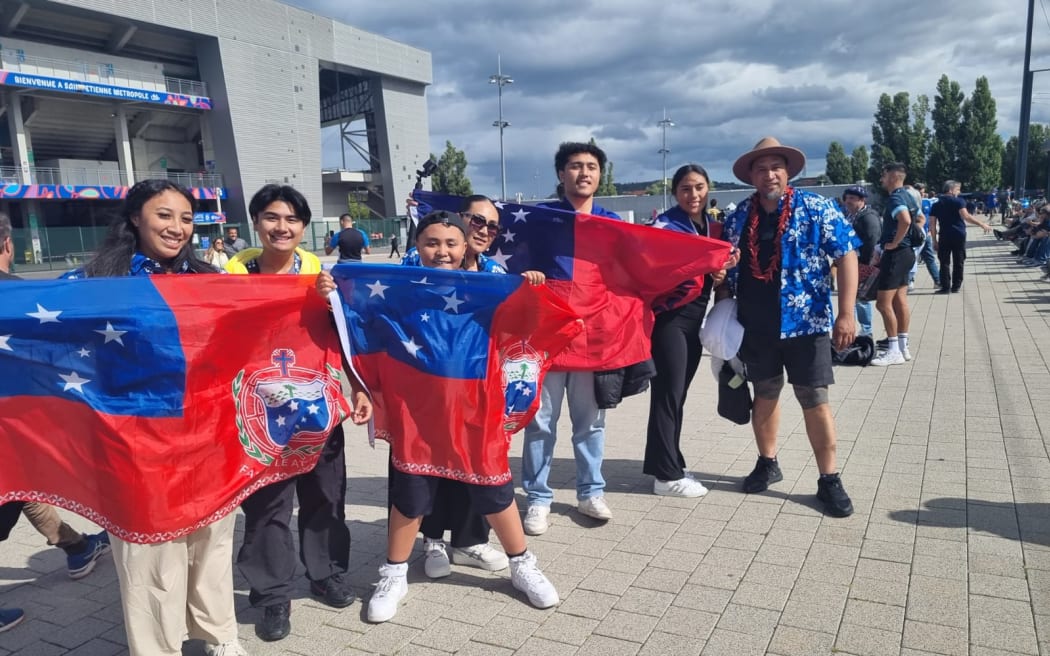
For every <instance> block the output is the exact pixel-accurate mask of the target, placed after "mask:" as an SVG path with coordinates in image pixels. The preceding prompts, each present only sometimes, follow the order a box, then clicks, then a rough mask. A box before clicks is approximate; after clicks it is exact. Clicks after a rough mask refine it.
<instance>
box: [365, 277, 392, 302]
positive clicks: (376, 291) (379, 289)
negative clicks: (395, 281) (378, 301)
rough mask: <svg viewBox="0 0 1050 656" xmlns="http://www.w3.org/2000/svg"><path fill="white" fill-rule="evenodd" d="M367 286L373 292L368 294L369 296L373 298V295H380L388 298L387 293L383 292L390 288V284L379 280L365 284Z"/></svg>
mask: <svg viewBox="0 0 1050 656" xmlns="http://www.w3.org/2000/svg"><path fill="white" fill-rule="evenodd" d="M365 287H368V289H369V290H370V291H371V292H372V293H371V294H369V295H368V298H372V297H373V296H378V297H379V298H386V294H384V293H383V292H385V291H386V290H388V289H390V285H384V284H383V283H381V282H379V281H378V280H377V281H375V282H374V283H372V284H371V285H365Z"/></svg>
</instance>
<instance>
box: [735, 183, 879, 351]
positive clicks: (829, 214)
mask: <svg viewBox="0 0 1050 656" xmlns="http://www.w3.org/2000/svg"><path fill="white" fill-rule="evenodd" d="M752 202H754V196H751V197H749V198H747V199H746V200H744V201H743V202H741V203H740V204H739V205H737V207H736V209H735V210H734V211H733V212H732V214H730V215H729V216H728V217H726V223H725V232H724V234H723V239H725V240H726V241H728V242H729V243H731V244H733V246H736V247H738V248H739V244H740V236H741V234H742V233H743V231H744V227H745V226H746V224H747V216H748V214H749V213H750V212H751V203H752ZM792 204H793V205H794V206H795V207H794V211H793V212H792V215H791V220H790V222H789V223H788V227H787V229H786V230H784V236H783V238H782V240H781V256H780V272H781V275H780V339H790V338H792V337H802V336H805V335H819V334H826V333H828V332H831V326H832V322H833V318H832V306H831V261H832V260H837V259H839V258H840V257H842V256H843V255H845V254H846V253H849V252H850V251H852V250H856V249H857V248H859V247H860V239H859V238H858V237H857V233H855V232H854V231H853V228H852V227H851V226H850V225H849V223H847V222H846V219H845V217H844V216H842V212H841V211H839V209H838V207H836V206H835V204H834V203H833V202H832V201H830V200H829V199H827V198H824V197H823V196H820V195H817V194H814V193H812V192H808V191H802V190H800V189H796V190H795V193H794V197H793V199H792ZM779 209H780V208H779V207H778V212H779ZM738 269H739V267H737V268H734V269H732V270H730V271H729V281H730V284H731V285H732V288H733V289H734V291H735V289H736V282H737V277H738V276H739V273H740V272H739V270H738Z"/></svg>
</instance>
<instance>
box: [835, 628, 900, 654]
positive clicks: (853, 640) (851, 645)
mask: <svg viewBox="0 0 1050 656" xmlns="http://www.w3.org/2000/svg"><path fill="white" fill-rule="evenodd" d="M900 647H901V634H900V633H898V632H897V631H884V630H882V629H875V628H872V627H869V626H859V625H856V624H845V623H843V625H842V627H841V628H840V629H839V633H838V637H837V638H836V640H835V649H836V650H838V651H840V652H848V653H850V654H856V656H896V654H899V653H900Z"/></svg>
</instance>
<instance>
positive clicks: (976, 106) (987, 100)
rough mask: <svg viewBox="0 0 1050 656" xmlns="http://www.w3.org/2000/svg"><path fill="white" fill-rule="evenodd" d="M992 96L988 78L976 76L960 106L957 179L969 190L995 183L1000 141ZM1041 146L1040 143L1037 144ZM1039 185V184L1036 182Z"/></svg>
mask: <svg viewBox="0 0 1050 656" xmlns="http://www.w3.org/2000/svg"><path fill="white" fill-rule="evenodd" d="M997 127H998V122H997V121H996V119H995V99H994V98H992V91H991V89H990V88H989V86H988V78H986V77H983V76H982V77H979V78H977V83H976V85H975V86H974V90H973V93H972V94H971V95H970V99H969V100H967V101H966V103H965V104H964V105H963V112H962V125H961V129H960V134H961V135H962V140H961V144H960V148H959V174H958V175H959V180H960V181H961V182H962V183H963V185H964V187H965V188H966V189H969V190H970V191H988V190H989V189H992V188H993V187H997V186H998V185H999V180H1000V178H999V176H1000V174H1001V173H1002V165H1003V162H1002V156H1003V140H1002V137H1000V136H999V134H998V132H996V128H997ZM1039 145H1040V147H1041V148H1040V149H1042V146H1043V144H1041V143H1040V144H1039ZM1040 186H1041V185H1040Z"/></svg>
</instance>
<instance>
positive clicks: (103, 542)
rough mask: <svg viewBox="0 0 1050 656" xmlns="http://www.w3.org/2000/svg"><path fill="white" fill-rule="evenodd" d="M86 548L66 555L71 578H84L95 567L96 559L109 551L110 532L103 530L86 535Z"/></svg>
mask: <svg viewBox="0 0 1050 656" xmlns="http://www.w3.org/2000/svg"><path fill="white" fill-rule="evenodd" d="M84 543H85V545H84V550H83V551H81V552H80V553H78V554H68V555H67V556H66V567H68V568H69V578H71V579H74V580H75V579H82V578H84V577H85V576H87V575H88V574H90V573H91V571H92V570H94V569H95V561H97V560H98V559H99V558H101V557H102V556H105V555H106V554H108V553H109V533H106V532H105V531H102V532H101V533H95V534H94V535H85V536H84Z"/></svg>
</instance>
